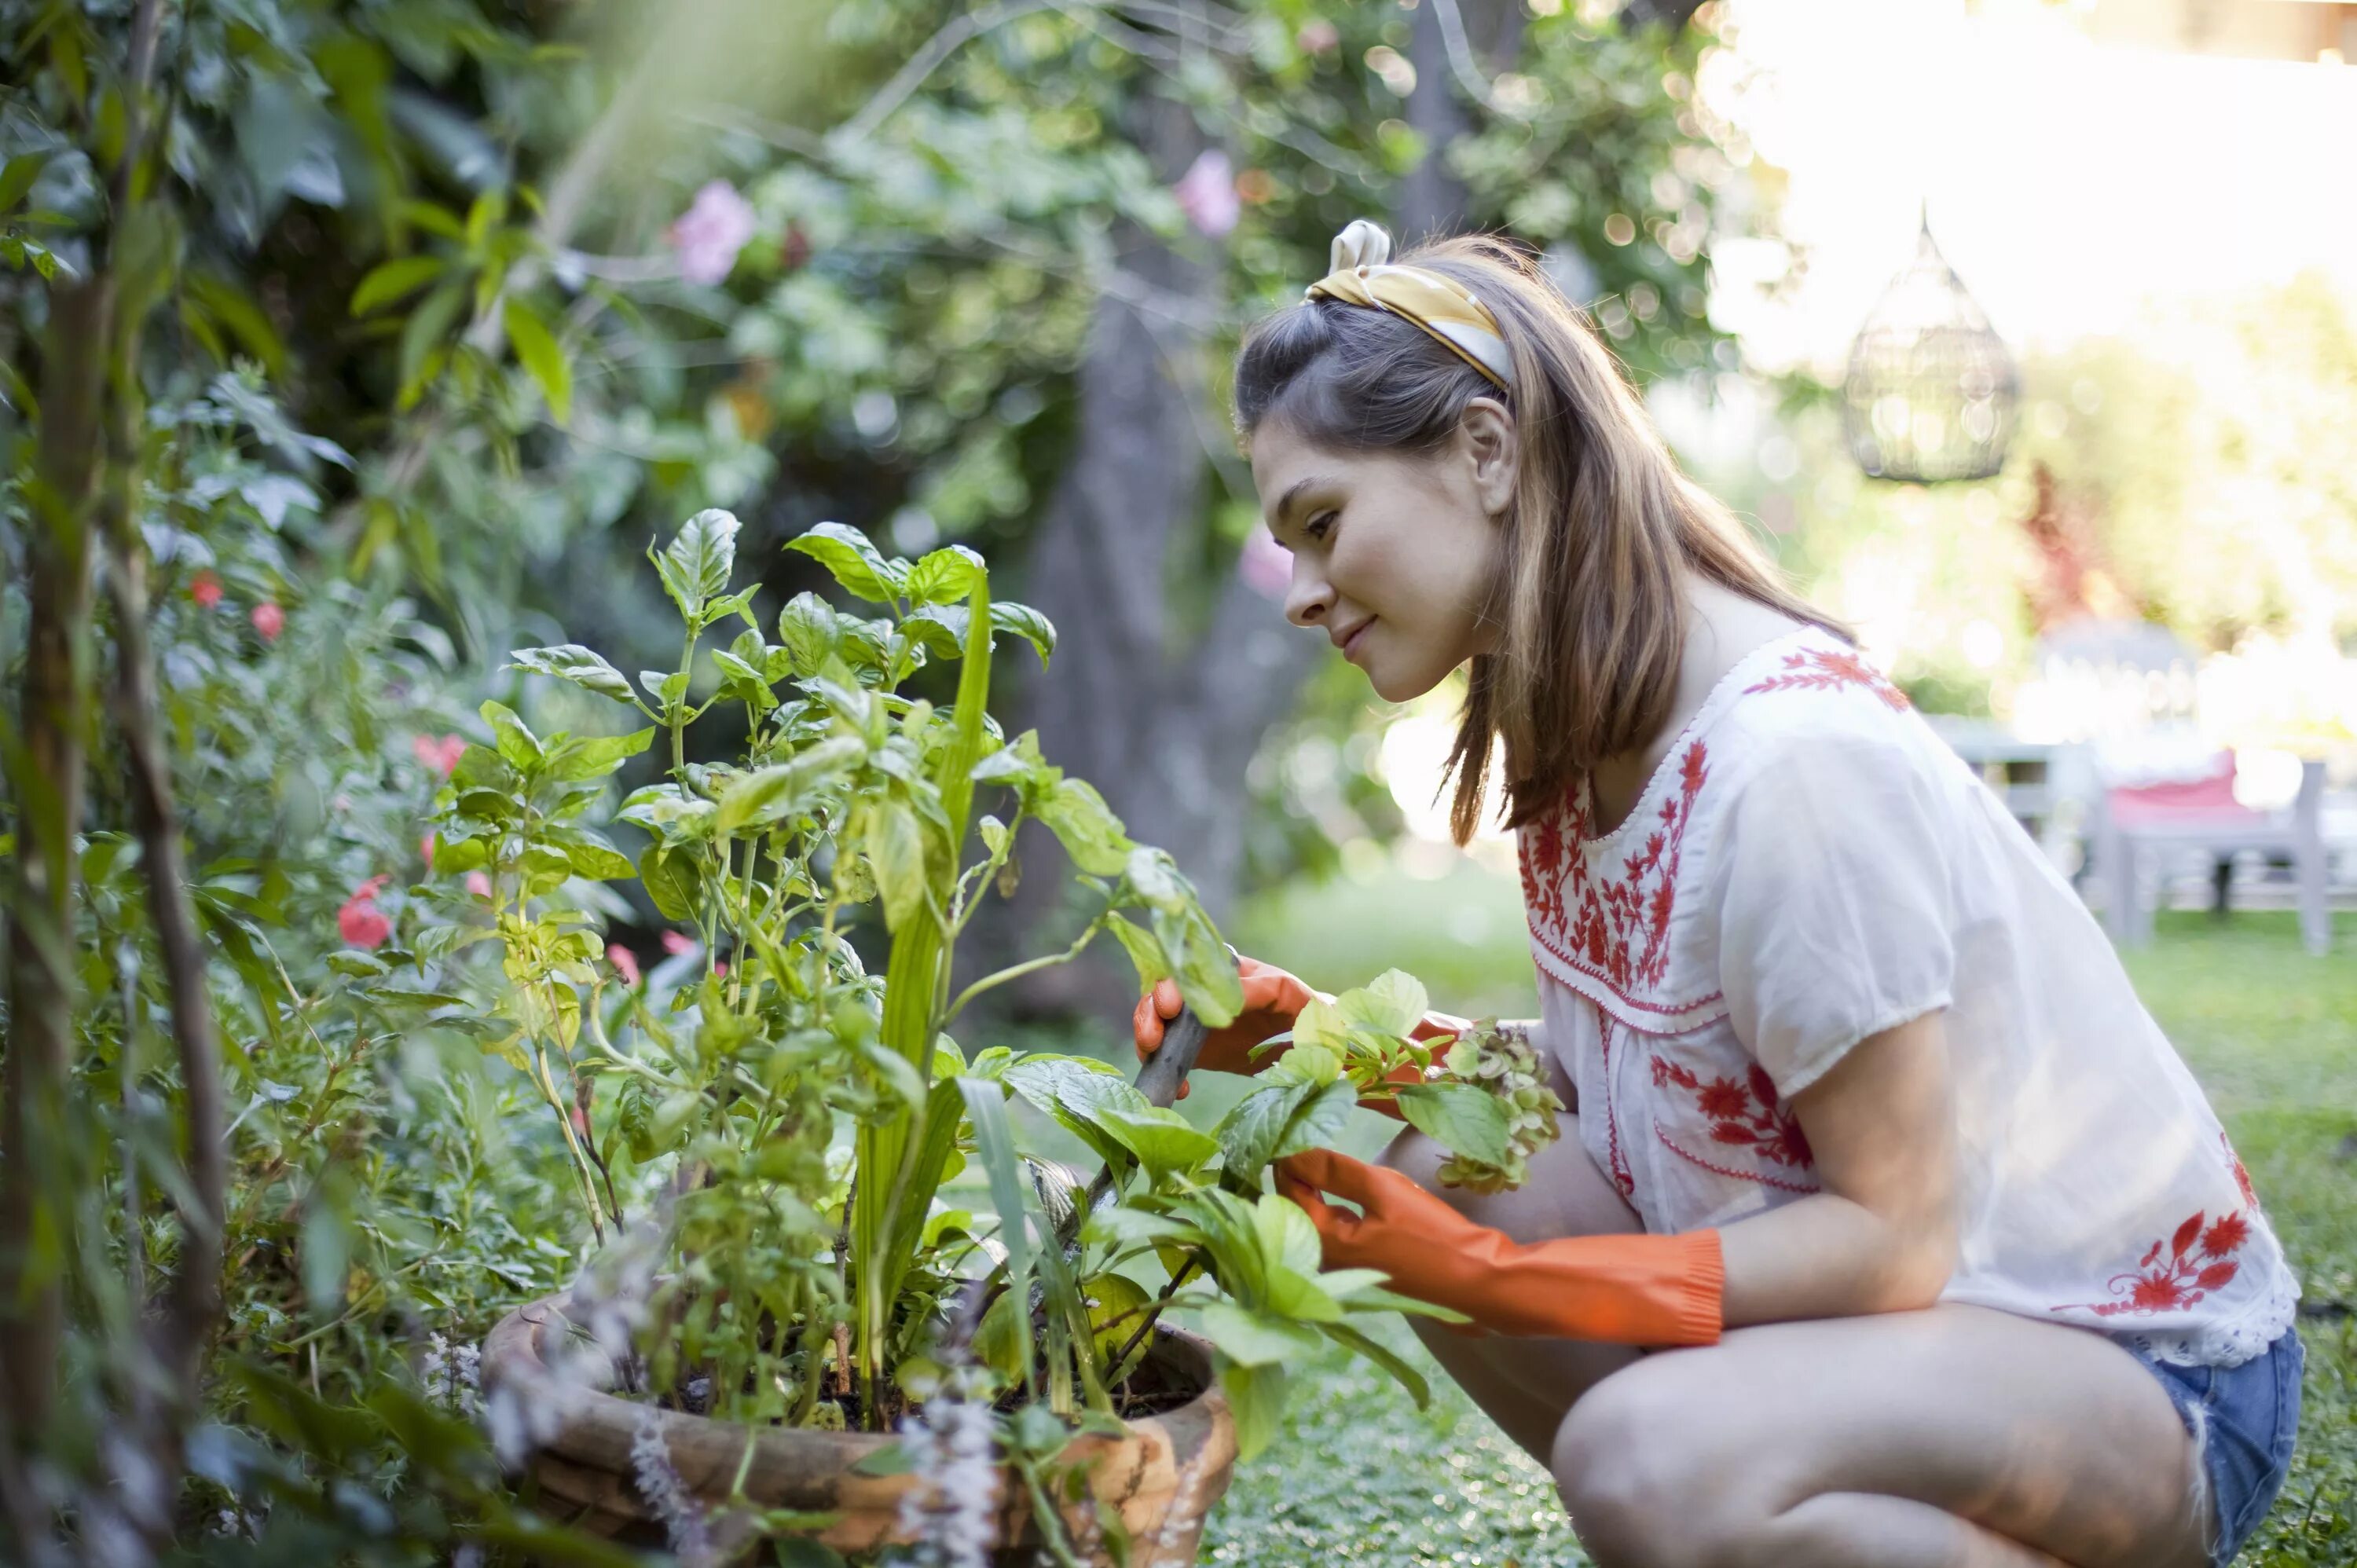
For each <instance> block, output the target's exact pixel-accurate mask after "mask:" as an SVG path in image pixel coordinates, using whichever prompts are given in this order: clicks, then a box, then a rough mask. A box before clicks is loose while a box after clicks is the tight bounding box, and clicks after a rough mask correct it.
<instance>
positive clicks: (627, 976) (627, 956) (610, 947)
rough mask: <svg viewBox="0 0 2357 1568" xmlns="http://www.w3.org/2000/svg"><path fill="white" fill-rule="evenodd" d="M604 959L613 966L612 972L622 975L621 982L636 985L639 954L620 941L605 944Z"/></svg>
mask: <svg viewBox="0 0 2357 1568" xmlns="http://www.w3.org/2000/svg"><path fill="white" fill-rule="evenodd" d="M606 961H607V962H608V963H610V964H612V965H613V966H614V972H615V973H616V974H619V975H620V976H621V977H622V983H623V984H625V985H636V984H637V983H639V955H638V954H636V953H634V952H632V951H631V950H630V949H628V948H626V947H624V946H623V945H622V944H621V943H619V942H609V943H608V944H607V947H606Z"/></svg>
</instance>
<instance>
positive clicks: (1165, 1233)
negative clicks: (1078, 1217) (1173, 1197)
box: [1081, 1204, 1201, 1247]
mask: <svg viewBox="0 0 2357 1568" xmlns="http://www.w3.org/2000/svg"><path fill="white" fill-rule="evenodd" d="M1200 1234H1201V1233H1200V1232H1199V1231H1198V1230H1196V1229H1195V1228H1194V1227H1193V1226H1192V1225H1189V1224H1188V1223H1187V1222H1186V1221H1185V1220H1183V1219H1171V1218H1170V1217H1169V1216H1168V1215H1167V1214H1156V1213H1153V1212H1151V1211H1150V1210H1147V1209H1143V1208H1122V1207H1120V1206H1119V1205H1114V1204H1108V1205H1106V1206H1105V1207H1104V1208H1098V1209H1095V1210H1093V1211H1092V1212H1091V1213H1090V1215H1089V1218H1088V1220H1087V1222H1086V1223H1085V1224H1083V1225H1082V1227H1081V1239H1082V1240H1084V1241H1089V1242H1093V1243H1096V1244H1098V1245H1101V1246H1114V1247H1135V1246H1140V1245H1144V1244H1148V1243H1153V1242H1169V1241H1194V1240H1200Z"/></svg>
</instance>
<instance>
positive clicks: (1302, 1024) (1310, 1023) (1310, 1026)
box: [1293, 996, 1351, 1052]
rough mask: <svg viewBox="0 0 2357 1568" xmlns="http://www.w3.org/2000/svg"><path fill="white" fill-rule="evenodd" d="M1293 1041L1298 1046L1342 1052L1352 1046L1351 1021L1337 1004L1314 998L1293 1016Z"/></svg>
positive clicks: (1317, 997) (1322, 998)
mask: <svg viewBox="0 0 2357 1568" xmlns="http://www.w3.org/2000/svg"><path fill="white" fill-rule="evenodd" d="M1293 1039H1294V1043H1295V1044H1296V1045H1303V1046H1324V1047H1326V1048H1327V1049H1329V1050H1331V1051H1336V1052H1340V1051H1342V1050H1344V1049H1346V1048H1347V1047H1349V1045H1350V1040H1351V1021H1350V1020H1349V1019H1348V1018H1346V1017H1344V1016H1343V1015H1342V1009H1341V1008H1340V1006H1339V1005H1337V1004H1335V1003H1332V1002H1329V1001H1327V1000H1326V999H1325V998H1324V997H1322V996H1313V997H1311V998H1310V999H1309V1002H1308V1005H1306V1006H1304V1007H1303V1008H1302V1009H1301V1011H1300V1012H1298V1013H1297V1014H1295V1015H1293Z"/></svg>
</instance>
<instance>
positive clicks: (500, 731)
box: [479, 702, 545, 772]
mask: <svg viewBox="0 0 2357 1568" xmlns="http://www.w3.org/2000/svg"><path fill="white" fill-rule="evenodd" d="M479 711H480V712H481V714H482V715H483V722H484V723H485V724H487V725H490V726H491V737H492V739H493V740H494V741H495V742H496V743H497V744H498V746H499V751H500V756H501V757H504V758H506V759H507V762H508V765H509V766H510V767H511V768H516V769H518V770H519V771H522V772H530V771H531V770H532V769H533V768H536V767H538V766H539V765H540V761H541V758H542V757H543V756H544V755H545V754H544V752H543V751H542V750H541V746H540V737H539V736H536V735H534V734H533V733H532V730H531V729H530V727H528V726H527V725H525V724H524V722H523V720H522V719H520V718H518V717H517V716H516V714H515V710H514V709H512V708H510V707H508V706H507V705H506V704H505V703H495V702H487V703H484V704H483V705H482V708H481V709H480V710H479Z"/></svg>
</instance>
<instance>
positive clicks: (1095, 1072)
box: [1005, 1052, 1153, 1119]
mask: <svg viewBox="0 0 2357 1568" xmlns="http://www.w3.org/2000/svg"><path fill="white" fill-rule="evenodd" d="M1005 1076H1006V1082H1007V1085H1008V1087H1010V1088H1012V1089H1013V1090H1015V1092H1016V1093H1017V1094H1019V1095H1021V1096H1022V1097H1023V1098H1024V1099H1026V1100H1028V1101H1030V1102H1031V1103H1032V1104H1033V1105H1036V1106H1038V1107H1039V1109H1040V1110H1042V1111H1045V1112H1049V1113H1050V1114H1053V1113H1054V1112H1056V1111H1058V1110H1059V1109H1064V1110H1069V1111H1071V1112H1073V1113H1074V1114H1077V1115H1079V1116H1081V1117H1082V1118H1084V1119H1093V1118H1094V1116H1095V1114H1096V1112H1098V1111H1099V1110H1100V1109H1102V1108H1103V1107H1106V1106H1112V1107H1114V1108H1116V1109H1119V1110H1123V1111H1146V1110H1151V1109H1152V1108H1153V1101H1149V1100H1147V1099H1146V1096H1144V1095H1143V1094H1140V1093H1139V1092H1138V1091H1137V1088H1136V1086H1135V1084H1133V1083H1131V1082H1130V1081H1129V1079H1125V1078H1124V1077H1123V1076H1122V1075H1121V1074H1120V1072H1118V1071H1117V1070H1115V1069H1114V1068H1113V1067H1112V1066H1111V1065H1110V1064H1109V1063H1105V1062H1101V1061H1097V1060H1095V1059H1094V1058H1090V1057H1068V1056H1057V1055H1054V1054H1052V1053H1049V1052H1042V1053H1040V1054H1039V1055H1036V1056H1028V1057H1025V1058H1022V1059H1021V1060H1019V1061H1017V1062H1016V1063H1014V1064H1013V1065H1012V1066H1010V1067H1008V1068H1007V1069H1006V1074H1005Z"/></svg>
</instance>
